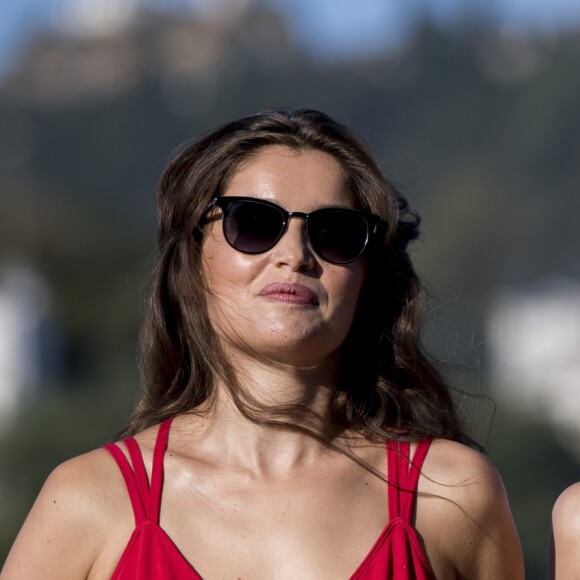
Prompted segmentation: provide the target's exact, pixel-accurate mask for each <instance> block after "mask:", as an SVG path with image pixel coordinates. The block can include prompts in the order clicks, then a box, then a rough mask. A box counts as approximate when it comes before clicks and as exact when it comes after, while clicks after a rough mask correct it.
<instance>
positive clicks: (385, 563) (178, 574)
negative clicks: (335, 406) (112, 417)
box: [105, 419, 433, 580]
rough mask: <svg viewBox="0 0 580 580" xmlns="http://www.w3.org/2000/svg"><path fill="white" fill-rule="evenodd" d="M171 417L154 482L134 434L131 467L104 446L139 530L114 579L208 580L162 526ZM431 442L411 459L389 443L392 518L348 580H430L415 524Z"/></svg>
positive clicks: (402, 447) (162, 433)
mask: <svg viewBox="0 0 580 580" xmlns="http://www.w3.org/2000/svg"><path fill="white" fill-rule="evenodd" d="M170 426H171V419H169V420H167V421H164V422H163V423H162V424H161V427H160V429H159V433H158V435H157V441H156V443H155V450H154V452H153V467H152V472H151V486H150V485H149V481H148V478H147V472H146V470H145V465H144V464H143V457H142V455H141V451H140V449H139V446H138V445H137V442H136V441H135V439H133V438H132V437H129V438H128V439H126V440H125V441H124V444H125V446H126V447H127V450H128V452H129V457H130V458H131V464H132V467H131V465H130V464H129V461H128V460H127V458H126V457H125V455H124V454H123V453H122V452H121V450H120V449H119V448H118V447H117V446H116V445H115V444H113V443H111V444H109V445H106V446H105V448H106V449H107V450H108V451H109V452H110V453H111V455H112V456H113V457H114V458H115V461H116V462H117V464H118V466H119V469H120V470H121V473H122V474H123V477H124V478H125V483H126V485H127V491H128V492H129V498H130V500H131V504H132V506H133V513H134V515H135V529H134V530H133V533H132V535H131V538H130V539H129V542H128V544H127V546H126V548H125V550H124V552H123V555H122V556H121V559H120V561H119V564H118V565H117V568H116V569H115V572H114V574H113V576H112V580H149V579H151V578H154V579H155V580H190V579H192V580H203V579H202V578H201V576H200V575H199V574H198V573H197V572H196V571H195V569H194V568H193V566H192V565H191V564H190V563H189V562H188V561H187V560H186V559H185V558H184V556H183V555H182V554H181V552H180V551H179V550H178V548H177V547H176V546H175V544H174V543H173V542H172V541H171V539H170V538H169V536H168V535H167V534H166V533H165V532H164V531H163V529H162V528H161V527H159V508H160V504H161V493H162V490H163V456H164V454H165V450H166V448H167V439H168V437H169V428H170ZM429 445H430V441H423V442H421V443H419V444H418V445H417V450H416V452H415V454H414V456H413V459H412V460H410V457H409V452H410V445H409V444H408V443H393V442H388V443H387V462H388V478H389V485H388V504H389V522H388V523H387V526H386V527H385V529H384V530H383V531H382V533H381V535H380V536H379V537H378V539H377V541H376V542H375V544H374V546H373V547H372V548H371V550H370V551H369V553H368V554H367V556H366V557H365V559H364V560H363V561H362V562H361V564H360V565H359V567H358V568H357V569H356V571H355V573H354V574H353V575H352V576H351V577H350V579H349V580H428V579H430V578H433V574H432V572H431V568H430V566H429V563H428V561H427V558H426V557H425V554H424V552H423V549H422V548H421V545H420V544H419V540H418V538H417V532H416V531H415V529H414V528H413V527H412V526H411V517H412V512H413V507H414V505H415V496H416V490H417V481H418V479H419V473H420V471H421V467H422V465H423V461H424V459H425V456H426V454H427V451H428V449H429Z"/></svg>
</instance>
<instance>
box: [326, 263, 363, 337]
mask: <svg viewBox="0 0 580 580" xmlns="http://www.w3.org/2000/svg"><path fill="white" fill-rule="evenodd" d="M365 274H366V267H365V264H364V263H359V264H356V265H355V266H353V267H352V268H351V269H349V271H348V272H341V275H340V276H337V277H336V279H335V280H333V286H334V288H335V292H334V296H335V307H334V310H336V313H337V314H338V315H339V317H340V319H341V321H342V322H343V323H344V324H347V325H348V327H349V328H350V325H351V323H352V319H353V317H354V314H355V311H356V307H357V304H358V300H359V297H360V294H361V289H362V286H363V283H364V279H365ZM331 296H332V294H331Z"/></svg>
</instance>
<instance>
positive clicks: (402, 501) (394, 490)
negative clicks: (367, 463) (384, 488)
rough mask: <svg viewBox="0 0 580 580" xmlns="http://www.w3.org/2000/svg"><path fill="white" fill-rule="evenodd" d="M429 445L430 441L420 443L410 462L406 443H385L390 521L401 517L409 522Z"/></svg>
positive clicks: (408, 446)
mask: <svg viewBox="0 0 580 580" xmlns="http://www.w3.org/2000/svg"><path fill="white" fill-rule="evenodd" d="M430 445H431V441H430V440H426V441H420V442H419V443H418V444H417V449H416V450H415V453H414V455H413V459H412V460H411V459H410V450H411V445H410V444H409V443H408V442H400V443H397V442H393V441H389V442H387V462H388V470H389V471H388V480H389V486H388V490H389V491H388V494H389V497H388V502H389V518H390V519H393V518H396V517H401V518H403V519H404V520H405V521H407V522H410V521H411V514H412V513H413V506H414V504H415V497H416V495H417V484H418V482H419V475H420V474H421V469H422V467H423V462H424V461H425V457H426V455H427V451H429V446H430Z"/></svg>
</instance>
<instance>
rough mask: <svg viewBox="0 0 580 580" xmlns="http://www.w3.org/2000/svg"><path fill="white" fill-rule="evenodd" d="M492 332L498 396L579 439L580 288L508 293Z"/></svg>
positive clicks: (553, 284) (561, 285)
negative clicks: (549, 421) (572, 432)
mask: <svg viewBox="0 0 580 580" xmlns="http://www.w3.org/2000/svg"><path fill="white" fill-rule="evenodd" d="M487 334H488V344H489V345H490V350H491V365H492V371H493V373H494V381H493V384H494V389H495V392H494V395H495V396H496V397H497V398H501V399H503V400H505V401H506V402H508V403H510V404H512V405H513V406H515V407H517V408H519V409H523V410H527V411H530V412H532V413H535V414H537V415H541V416H543V417H545V418H546V419H549V420H551V421H554V422H556V423H558V424H559V425H560V426H562V427H565V428H566V429H571V430H573V431H576V432H577V433H578V435H579V436H580V284H578V283H573V282H570V281H565V280H551V281H545V282H543V283H542V284H541V285H538V286H536V287H533V288H526V289H523V288H519V289H505V290H504V291H503V292H501V293H500V294H499V295H498V296H497V298H496V300H495V301H494V304H493V306H492V309H491V315H490V318H489V324H488V329H487Z"/></svg>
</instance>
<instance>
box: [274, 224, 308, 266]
mask: <svg viewBox="0 0 580 580" xmlns="http://www.w3.org/2000/svg"><path fill="white" fill-rule="evenodd" d="M272 260H273V261H274V263H275V264H276V266H279V267H280V266H289V267H290V268H291V269H292V270H293V271H296V272H297V271H299V270H311V269H312V268H313V267H314V263H315V258H314V254H313V252H312V248H311V247H310V244H309V241H308V233H307V232H306V222H305V220H304V219H303V218H297V217H291V218H290V220H289V222H288V227H287V228H286V231H285V232H284V235H283V236H282V238H281V239H280V241H279V242H278V243H277V244H276V246H275V247H274V250H273V253H272Z"/></svg>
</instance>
